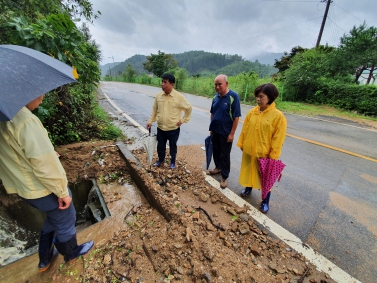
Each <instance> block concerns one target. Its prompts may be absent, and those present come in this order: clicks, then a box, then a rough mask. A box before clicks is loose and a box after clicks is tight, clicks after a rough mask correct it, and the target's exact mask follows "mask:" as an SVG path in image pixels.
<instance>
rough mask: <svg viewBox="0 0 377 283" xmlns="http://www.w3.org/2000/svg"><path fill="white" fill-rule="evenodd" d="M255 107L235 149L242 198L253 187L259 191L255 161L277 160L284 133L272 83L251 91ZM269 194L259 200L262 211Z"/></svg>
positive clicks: (285, 124) (282, 118)
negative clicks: (238, 155) (239, 158)
mask: <svg viewBox="0 0 377 283" xmlns="http://www.w3.org/2000/svg"><path fill="white" fill-rule="evenodd" d="M254 96H255V97H256V100H257V103H258V106H256V107H254V108H253V109H251V110H250V111H249V112H248V113H247V115H246V118H245V120H244V123H243V127H242V131H241V134H240V136H239V138H238V143H237V146H238V147H239V148H241V150H242V163H241V172H240V178H239V183H240V184H241V186H243V187H245V189H244V190H242V192H241V196H242V197H246V196H248V195H250V193H251V190H252V188H256V189H261V180H260V175H259V169H258V159H259V158H262V157H268V158H271V159H278V158H279V156H280V154H281V149H282V147H283V143H284V139H285V134H286V130H287V120H286V119H285V117H284V114H283V113H282V112H281V111H279V110H278V109H276V104H275V102H274V100H275V99H276V98H277V97H278V96H279V91H278V89H277V88H276V86H275V85H273V84H270V83H268V84H263V85H260V86H258V87H257V88H256V89H255V90H254ZM270 195H271V191H270V192H269V193H268V195H267V197H266V198H265V199H264V200H262V203H261V211H262V212H263V213H266V212H267V211H268V210H269V201H270Z"/></svg>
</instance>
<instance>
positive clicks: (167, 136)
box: [157, 127, 181, 162]
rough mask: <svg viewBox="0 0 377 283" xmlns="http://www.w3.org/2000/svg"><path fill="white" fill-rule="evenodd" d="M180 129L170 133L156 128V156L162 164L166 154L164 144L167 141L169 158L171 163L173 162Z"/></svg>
mask: <svg viewBox="0 0 377 283" xmlns="http://www.w3.org/2000/svg"><path fill="white" fill-rule="evenodd" d="M180 131H181V128H179V127H178V128H177V129H175V130H172V131H163V130H161V129H159V128H157V154H158V161H161V162H164V160H165V153H166V142H167V141H169V148H170V156H171V158H172V162H175V158H176V156H177V141H178V138H179V133H180Z"/></svg>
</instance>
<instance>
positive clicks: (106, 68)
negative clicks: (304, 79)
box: [99, 62, 120, 77]
mask: <svg viewBox="0 0 377 283" xmlns="http://www.w3.org/2000/svg"><path fill="white" fill-rule="evenodd" d="M119 64H120V62H115V63H107V64H105V65H100V66H99V67H100V69H101V76H103V77H104V76H106V75H107V73H108V72H109V71H110V69H112V68H113V67H114V66H116V65H119Z"/></svg>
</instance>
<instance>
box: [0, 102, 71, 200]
mask: <svg viewBox="0 0 377 283" xmlns="http://www.w3.org/2000/svg"><path fill="white" fill-rule="evenodd" d="M0 179H1V180H2V181H3V184H4V187H5V189H6V191H7V193H8V194H18V195H20V196H22V197H23V198H26V199H36V198H41V197H45V196H47V195H49V194H51V193H54V194H55V195H56V196H57V197H60V198H63V197H66V196H68V195H69V192H68V189H67V177H66V174H65V171H64V169H63V166H62V165H61V163H60V160H59V159H58V157H57V155H56V152H55V150H54V147H53V146H52V144H51V141H50V139H49V138H48V134H47V131H46V129H45V128H44V127H43V125H42V123H41V121H40V120H39V119H38V117H36V116H35V115H34V114H33V113H31V111H30V110H29V109H27V108H26V107H23V108H22V109H21V110H20V111H19V112H18V113H17V114H16V116H14V118H13V120H12V121H8V122H0Z"/></svg>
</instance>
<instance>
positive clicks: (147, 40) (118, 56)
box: [90, 0, 377, 63]
mask: <svg viewBox="0 0 377 283" xmlns="http://www.w3.org/2000/svg"><path fill="white" fill-rule="evenodd" d="M92 3H93V7H94V9H95V10H100V11H101V13H102V15H101V16H100V19H98V20H96V21H95V22H94V25H93V26H91V27H90V30H91V33H92V36H93V39H95V40H96V42H97V43H99V44H100V46H101V49H102V52H103V62H102V63H108V62H112V59H110V58H109V57H112V56H114V60H115V61H124V60H126V59H127V58H129V57H131V56H133V55H135V54H143V55H149V54H150V53H157V51H158V50H161V51H163V52H166V53H181V52H185V51H190V50H204V51H209V52H219V53H229V54H238V55H241V56H243V57H245V58H250V57H252V56H254V55H257V54H260V53H262V52H283V51H290V50H291V49H292V47H294V46H297V45H300V46H302V47H307V48H310V47H313V46H315V43H316V41H317V36H318V33H319V29H320V26H321V22H322V17H323V15H324V10H325V6H326V3H322V2H321V1H319V0H318V1H313V0H301V1H298V0H296V1H295V0H284V1H283V0H281V1H280V0H277V1H263V0H228V1H216V0H205V1H202V0H191V1H190V0H179V1H175V0H139V1H124V0H107V1H103V0H92ZM376 10H377V1H365V0H360V1H354V0H342V1H340V0H338V1H333V2H332V3H331V6H330V11H329V15H328V19H327V21H326V26H325V30H324V33H323V36H322V41H321V43H322V44H326V43H327V44H329V45H332V46H337V45H338V43H339V38H340V37H341V36H342V35H343V34H344V33H348V32H349V30H350V29H351V28H352V27H353V26H355V25H356V26H359V25H360V24H362V23H363V21H366V23H367V25H368V26H377V17H376V16H375V13H374V12H375V11H376Z"/></svg>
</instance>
